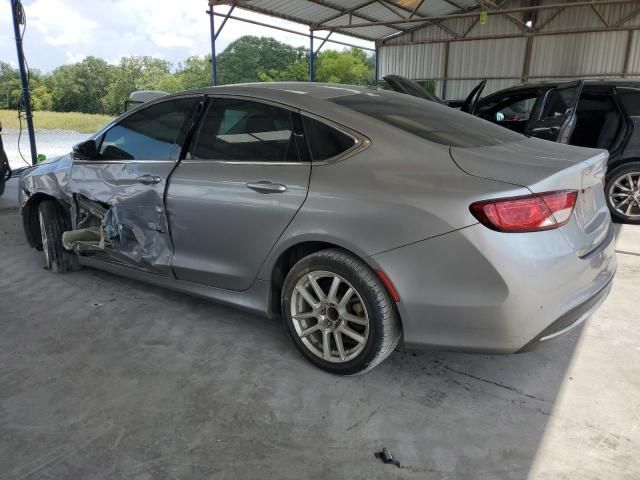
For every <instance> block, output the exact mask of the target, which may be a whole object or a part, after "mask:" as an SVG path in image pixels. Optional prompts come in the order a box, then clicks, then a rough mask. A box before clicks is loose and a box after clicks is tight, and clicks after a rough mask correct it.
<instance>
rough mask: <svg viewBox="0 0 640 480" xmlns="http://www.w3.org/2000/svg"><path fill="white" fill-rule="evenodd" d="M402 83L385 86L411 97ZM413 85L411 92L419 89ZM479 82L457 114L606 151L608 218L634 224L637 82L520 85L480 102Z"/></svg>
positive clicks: (639, 163) (638, 188) (637, 209)
mask: <svg viewBox="0 0 640 480" xmlns="http://www.w3.org/2000/svg"><path fill="white" fill-rule="evenodd" d="M385 79H386V78H385ZM403 80H404V81H397V79H396V81H395V82H394V81H393V80H392V82H389V83H390V84H391V85H392V88H394V90H397V91H401V92H402V93H407V94H413V93H412V92H411V91H410V90H409V87H407V85H409V83H408V82H412V81H411V80H407V79H403ZM413 83H414V85H413V88H412V90H415V86H418V87H419V85H418V84H415V82H413ZM485 83H486V82H481V83H480V84H479V85H478V86H477V87H476V88H474V90H473V91H472V92H471V93H470V94H469V96H468V97H467V99H466V100H465V101H464V102H463V104H462V106H461V109H462V110H463V111H466V112H467V113H471V114H473V115H476V116H478V117H481V118H483V119H485V120H488V121H490V122H493V123H495V124H497V125H501V126H503V127H505V128H508V129H510V130H514V131H516V132H519V133H522V134H524V135H527V136H531V137H538V138H542V139H545V140H550V141H553V142H559V143H567V144H570V145H577V146H581V147H590V148H602V149H606V150H608V151H609V163H608V170H607V177H606V184H605V194H606V198H607V203H608V205H609V209H610V211H611V214H612V216H613V217H614V218H615V219H616V220H618V221H620V222H624V223H632V224H640V82H638V81H624V80H586V81H585V80H579V81H575V82H555V83H538V84H525V85H518V86H515V87H511V88H507V89H505V90H500V91H498V92H495V93H492V94H491V95H488V96H486V97H484V98H482V99H480V94H481V93H482V89H483V88H484V84H485ZM420 88H421V87H420ZM416 96H419V95H416ZM423 98H424V97H423ZM438 101H440V100H439V99H438ZM447 103H449V102H447Z"/></svg>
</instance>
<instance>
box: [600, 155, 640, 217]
mask: <svg viewBox="0 0 640 480" xmlns="http://www.w3.org/2000/svg"><path fill="white" fill-rule="evenodd" d="M605 195H606V198H607V204H608V205H609V210H611V215H612V216H613V218H614V219H615V220H617V221H619V222H622V223H631V224H640V162H630V163H626V164H624V165H621V166H619V167H618V168H615V169H613V170H612V171H611V172H609V173H608V174H607V181H606V186H605Z"/></svg>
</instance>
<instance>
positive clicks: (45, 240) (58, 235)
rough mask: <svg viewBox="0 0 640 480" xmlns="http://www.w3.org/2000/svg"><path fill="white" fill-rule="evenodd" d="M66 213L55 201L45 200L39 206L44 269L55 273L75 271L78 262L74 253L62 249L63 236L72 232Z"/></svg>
mask: <svg viewBox="0 0 640 480" xmlns="http://www.w3.org/2000/svg"><path fill="white" fill-rule="evenodd" d="M67 217H68V216H67V214H66V212H65V211H64V210H63V208H62V207H61V206H60V205H59V204H58V203H57V202H56V201H55V200H43V201H42V202H40V204H39V205H38V220H39V224H40V235H41V239H42V251H43V252H44V257H45V265H44V268H46V269H47V270H51V271H52V272H53V273H63V272H66V271H69V270H73V269H75V267H76V265H77V261H76V258H75V255H74V254H73V253H70V252H67V251H65V250H64V248H63V247H62V234H63V233H64V232H65V231H67V230H70V228H71V226H70V222H69V219H68V218H67Z"/></svg>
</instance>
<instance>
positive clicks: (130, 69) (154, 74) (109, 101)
mask: <svg viewBox="0 0 640 480" xmlns="http://www.w3.org/2000/svg"><path fill="white" fill-rule="evenodd" d="M182 89H183V86H182V84H181V83H180V80H179V79H178V78H176V77H175V76H174V75H173V74H172V72H171V63H170V62H168V61H166V60H162V59H159V58H153V57H135V56H134V57H123V58H122V59H121V60H120V64H119V65H118V66H117V67H114V74H113V80H112V82H111V83H110V84H109V86H108V88H107V92H106V94H105V95H104V96H103V97H102V99H101V102H102V105H103V107H104V110H105V111H106V113H109V114H112V115H116V114H118V113H121V112H122V110H123V108H124V102H125V101H126V100H127V99H128V98H129V95H131V92H135V91H136V90H162V91H166V92H177V91H180V90H182Z"/></svg>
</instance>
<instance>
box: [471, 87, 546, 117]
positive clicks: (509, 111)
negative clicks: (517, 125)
mask: <svg viewBox="0 0 640 480" xmlns="http://www.w3.org/2000/svg"><path fill="white" fill-rule="evenodd" d="M536 98H537V95H536V94H535V93H531V94H529V95H526V96H512V95H511V96H509V97H506V98H504V97H503V98H502V99H500V100H499V101H496V102H491V103H489V104H486V105H482V106H481V107H480V108H478V116H479V117H481V118H484V119H486V120H492V121H495V122H498V123H499V122H521V121H527V120H529V116H530V115H531V111H532V110H533V106H534V105H535V103H536Z"/></svg>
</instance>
